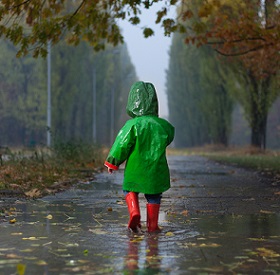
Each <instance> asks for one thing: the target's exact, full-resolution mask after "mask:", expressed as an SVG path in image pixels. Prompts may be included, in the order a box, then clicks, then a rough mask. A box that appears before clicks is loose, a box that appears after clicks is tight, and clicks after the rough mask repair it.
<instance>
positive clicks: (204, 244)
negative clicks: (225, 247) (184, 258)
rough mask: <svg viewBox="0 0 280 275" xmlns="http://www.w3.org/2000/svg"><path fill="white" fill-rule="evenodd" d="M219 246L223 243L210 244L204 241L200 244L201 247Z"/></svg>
mask: <svg viewBox="0 0 280 275" xmlns="http://www.w3.org/2000/svg"><path fill="white" fill-rule="evenodd" d="M219 246H221V245H219V244H217V243H208V244H206V243H202V244H200V245H199V247H219Z"/></svg>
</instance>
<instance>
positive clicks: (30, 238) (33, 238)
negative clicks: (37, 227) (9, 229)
mask: <svg viewBox="0 0 280 275" xmlns="http://www.w3.org/2000/svg"><path fill="white" fill-rule="evenodd" d="M22 239H23V240H29V241H37V240H39V239H38V238H36V237H29V238H22Z"/></svg>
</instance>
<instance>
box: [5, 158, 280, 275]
mask: <svg viewBox="0 0 280 275" xmlns="http://www.w3.org/2000/svg"><path fill="white" fill-rule="evenodd" d="M169 164H170V170H171V180H172V188H171V189H170V190H169V191H167V192H166V193H165V194H164V196H163V200H162V206H161V213H160V223H159V225H160V227H161V228H162V232H161V233H159V234H148V233H146V232H145V229H146V228H145V220H146V213H145V199H144V197H143V195H140V207H141V216H142V226H143V232H142V233H140V234H133V233H130V232H128V231H127V230H126V225H127V220H128V213H127V209H126V205H125V201H124V199H123V195H122V191H121V182H122V176H123V171H122V170H120V171H119V172H117V173H115V174H113V175H109V174H107V173H102V174H98V175H96V179H95V181H94V182H87V183H81V184H79V185H78V186H76V187H74V188H71V189H70V190H68V191H66V192H63V193H59V194H56V195H54V196H48V197H45V198H42V199H39V200H32V201H26V200H15V199H7V198H1V199H0V206H1V208H3V207H6V212H5V214H2V216H1V217H0V230H1V231H0V232H1V234H0V274H1V275H2V274H3V275H6V274H25V275H27V274H28V275H29V274H36V275H37V274H280V214H279V212H280V211H279V210H280V203H279V201H280V195H279V191H280V186H279V183H277V182H275V181H274V182H273V181H272V180H270V179H265V178H262V177H260V176H259V175H258V174H257V173H256V172H253V171H247V170H244V169H240V168H236V167H232V166H224V165H221V164H218V163H215V162H210V161H208V160H206V159H205V158H202V157H197V156H170V157H169ZM12 219H16V222H15V223H13V224H11V223H9V221H10V220H12ZM24 269H25V271H24ZM23 271H24V273H23Z"/></svg>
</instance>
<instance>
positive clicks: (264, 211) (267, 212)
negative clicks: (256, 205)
mask: <svg viewBox="0 0 280 275" xmlns="http://www.w3.org/2000/svg"><path fill="white" fill-rule="evenodd" d="M260 213H261V214H273V213H274V212H273V211H268V210H260Z"/></svg>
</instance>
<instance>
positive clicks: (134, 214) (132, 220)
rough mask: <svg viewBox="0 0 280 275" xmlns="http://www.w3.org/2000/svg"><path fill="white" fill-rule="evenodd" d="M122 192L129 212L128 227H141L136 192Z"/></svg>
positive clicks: (132, 228) (133, 228)
mask: <svg viewBox="0 0 280 275" xmlns="http://www.w3.org/2000/svg"><path fill="white" fill-rule="evenodd" d="M124 194H125V200H126V204H127V208H128V212H129V222H128V228H130V229H131V230H133V231H135V230H137V228H138V227H141V224H140V208H139V201H138V193H135V192H129V191H124Z"/></svg>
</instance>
